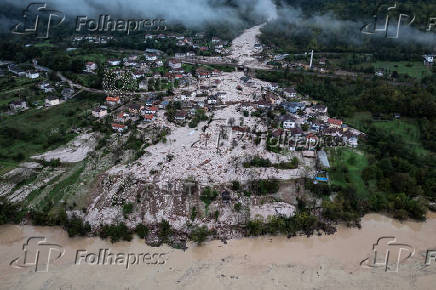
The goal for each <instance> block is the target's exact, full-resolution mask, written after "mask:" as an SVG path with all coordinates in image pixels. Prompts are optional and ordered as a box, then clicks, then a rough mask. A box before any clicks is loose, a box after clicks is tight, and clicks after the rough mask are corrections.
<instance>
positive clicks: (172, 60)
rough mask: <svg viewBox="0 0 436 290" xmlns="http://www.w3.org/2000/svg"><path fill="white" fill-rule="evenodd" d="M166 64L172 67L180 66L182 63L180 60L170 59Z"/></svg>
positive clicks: (177, 67)
mask: <svg viewBox="0 0 436 290" xmlns="http://www.w3.org/2000/svg"><path fill="white" fill-rule="evenodd" d="M168 65H169V67H170V68H172V69H179V68H182V63H181V62H180V61H178V60H175V59H170V60H169V62H168Z"/></svg>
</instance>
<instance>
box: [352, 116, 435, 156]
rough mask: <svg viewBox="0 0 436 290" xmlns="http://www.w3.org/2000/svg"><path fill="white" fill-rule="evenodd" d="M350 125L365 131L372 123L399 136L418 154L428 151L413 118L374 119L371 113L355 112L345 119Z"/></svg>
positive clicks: (421, 154) (424, 153)
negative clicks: (422, 142)
mask: <svg viewBox="0 0 436 290" xmlns="http://www.w3.org/2000/svg"><path fill="white" fill-rule="evenodd" d="M345 122H346V123H347V124H349V125H350V126H352V127H354V128H357V129H359V130H361V131H363V132H366V131H367V130H368V128H369V126H370V125H371V124H372V125H374V126H375V127H377V128H380V129H382V130H384V131H386V132H390V133H392V134H395V135H399V136H401V139H402V142H403V143H405V144H407V145H408V146H409V148H411V150H413V151H414V152H415V153H416V154H417V155H419V156H423V155H424V156H425V155H426V154H428V153H429V152H428V151H427V150H425V149H424V147H423V146H422V144H421V134H420V130H419V127H418V124H417V122H416V121H415V120H413V119H406V118H402V119H399V120H396V119H394V120H390V121H389V120H388V121H374V120H373V118H372V115H371V113H369V112H359V113H355V114H354V115H353V117H352V118H347V119H345Z"/></svg>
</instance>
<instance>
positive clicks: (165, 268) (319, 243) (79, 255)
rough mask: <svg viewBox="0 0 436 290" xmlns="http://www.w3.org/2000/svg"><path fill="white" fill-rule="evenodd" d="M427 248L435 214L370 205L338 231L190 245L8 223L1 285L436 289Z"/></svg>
mask: <svg viewBox="0 0 436 290" xmlns="http://www.w3.org/2000/svg"><path fill="white" fill-rule="evenodd" d="M380 238H381V240H380V241H379V242H378V243H377V241H378V240H379V239H380ZM374 244H375V245H374ZM23 245H24V246H23ZM399 248H401V250H398V249H399ZM428 250H436V215H435V214H430V215H429V216H428V220H427V221H426V222H424V223H417V222H405V223H399V222H397V221H394V220H392V219H390V218H388V217H385V216H382V215H376V214H370V215H366V216H365V217H364V218H363V219H362V229H360V230H359V229H354V228H353V229H350V228H346V227H339V229H338V232H337V233H336V234H335V235H332V236H312V237H309V238H307V237H294V238H291V239H287V238H286V237H261V238H246V239H241V240H232V241H229V242H228V243H227V244H223V243H222V242H220V241H213V242H209V243H206V244H204V245H203V246H200V247H199V246H195V245H190V247H189V249H188V250H186V251H182V250H176V249H171V248H169V247H166V246H163V247H156V248H153V247H148V246H146V245H145V244H144V243H143V241H141V240H139V239H135V240H133V241H132V242H130V243H128V242H120V243H115V244H112V243H110V242H108V241H103V240H101V239H99V238H69V237H68V235H67V234H66V233H65V232H64V231H63V230H62V229H60V228H54V227H33V226H9V225H8V226H1V227H0V257H1V262H0V289H161V290H164V289H208V290H212V289H226V290H227V289H250V290H252V289H341V288H342V289H435V287H436V286H435V285H436V261H435V259H434V258H433V257H436V251H435V252H434V254H431V252H428ZM386 253H389V258H388V259H387V260H388V262H386V259H385V257H386ZM375 254H376V255H377V259H376V260H374V259H373V258H374V257H375ZM366 258H368V259H367V260H366Z"/></svg>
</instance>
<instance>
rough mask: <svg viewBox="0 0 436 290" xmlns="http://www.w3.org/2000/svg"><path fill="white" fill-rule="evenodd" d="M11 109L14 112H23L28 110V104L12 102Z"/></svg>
mask: <svg viewBox="0 0 436 290" xmlns="http://www.w3.org/2000/svg"><path fill="white" fill-rule="evenodd" d="M9 108H10V109H11V110H12V111H15V112H17V111H23V110H26V109H27V103H26V101H12V102H10V103H9Z"/></svg>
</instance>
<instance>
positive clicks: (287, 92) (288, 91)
mask: <svg viewBox="0 0 436 290" xmlns="http://www.w3.org/2000/svg"><path fill="white" fill-rule="evenodd" d="M283 94H284V95H285V97H287V98H295V97H297V91H296V90H295V89H294V88H286V89H284V90H283Z"/></svg>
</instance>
